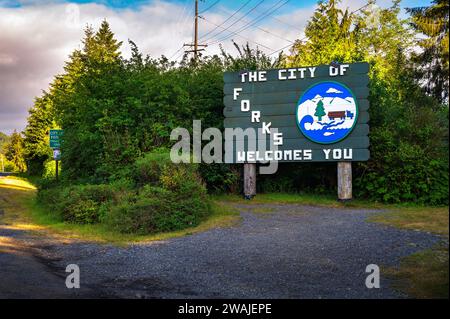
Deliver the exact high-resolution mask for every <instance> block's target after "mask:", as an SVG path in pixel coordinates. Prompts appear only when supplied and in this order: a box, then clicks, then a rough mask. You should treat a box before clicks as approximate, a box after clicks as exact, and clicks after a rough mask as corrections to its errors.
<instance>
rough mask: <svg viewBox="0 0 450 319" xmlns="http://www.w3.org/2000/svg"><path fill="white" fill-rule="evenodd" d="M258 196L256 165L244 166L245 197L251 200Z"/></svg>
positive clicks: (246, 164)
mask: <svg viewBox="0 0 450 319" xmlns="http://www.w3.org/2000/svg"><path fill="white" fill-rule="evenodd" d="M255 195H256V164H255V163H245V164H244V197H245V198H246V199H251V198H252V197H254V196H255Z"/></svg>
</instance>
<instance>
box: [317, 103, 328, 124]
mask: <svg viewBox="0 0 450 319" xmlns="http://www.w3.org/2000/svg"><path fill="white" fill-rule="evenodd" d="M325 115H327V114H326V113H325V108H324V107H323V102H322V100H320V101H319V102H317V106H316V113H314V116H317V117H318V119H319V122H320V121H322V117H323V116H325Z"/></svg>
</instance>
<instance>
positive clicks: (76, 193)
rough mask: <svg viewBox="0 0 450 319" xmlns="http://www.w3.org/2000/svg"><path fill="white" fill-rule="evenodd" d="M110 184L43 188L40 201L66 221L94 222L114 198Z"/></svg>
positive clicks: (40, 192)
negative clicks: (103, 207) (104, 206)
mask: <svg viewBox="0 0 450 319" xmlns="http://www.w3.org/2000/svg"><path fill="white" fill-rule="evenodd" d="M114 195H115V193H114V191H113V189H112V187H111V186H109V185H76V186H70V187H65V188H64V187H52V188H48V189H41V190H40V191H39V193H38V201H39V202H40V203H43V204H44V205H45V206H47V208H49V209H50V210H51V211H52V212H54V213H55V214H57V215H59V216H60V217H61V218H62V219H63V220H64V221H68V222H74V223H80V224H93V223H97V222H99V221H100V214H101V212H104V211H105V210H104V209H101V207H102V206H103V205H107V204H108V203H110V202H111V201H112V200H113V198H114Z"/></svg>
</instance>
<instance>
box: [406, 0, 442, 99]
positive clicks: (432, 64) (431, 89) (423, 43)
mask: <svg viewBox="0 0 450 319" xmlns="http://www.w3.org/2000/svg"><path fill="white" fill-rule="evenodd" d="M408 11H409V12H410V13H411V14H412V23H411V25H412V26H413V27H414V29H415V30H417V31H418V32H420V33H421V34H424V35H425V36H426V38H425V39H423V38H422V39H420V40H419V41H418V44H419V45H420V47H421V48H422V52H420V53H419V54H416V55H415V57H414V61H415V62H416V68H417V69H418V74H417V76H418V78H419V80H420V82H421V83H423V85H424V86H425V88H426V90H427V92H428V93H430V94H431V95H432V96H434V97H435V98H437V99H438V100H440V101H447V102H448V96H449V30H448V29H449V26H448V19H449V0H434V1H433V2H432V5H431V6H429V7H417V8H409V9H408Z"/></svg>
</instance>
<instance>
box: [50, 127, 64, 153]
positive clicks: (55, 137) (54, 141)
mask: <svg viewBox="0 0 450 319" xmlns="http://www.w3.org/2000/svg"><path fill="white" fill-rule="evenodd" d="M63 132H64V131H63V130H50V147H51V148H53V149H59V148H60V147H61V136H62V135H63Z"/></svg>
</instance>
